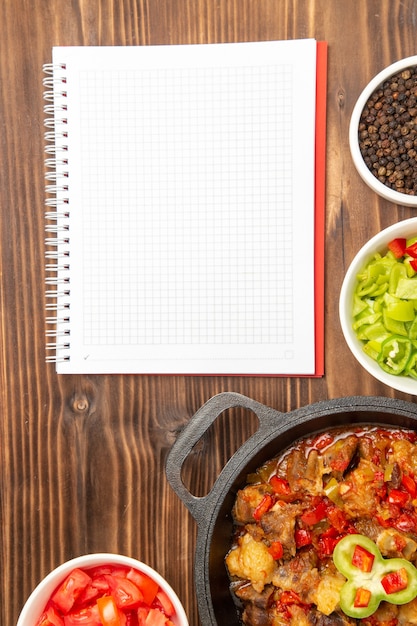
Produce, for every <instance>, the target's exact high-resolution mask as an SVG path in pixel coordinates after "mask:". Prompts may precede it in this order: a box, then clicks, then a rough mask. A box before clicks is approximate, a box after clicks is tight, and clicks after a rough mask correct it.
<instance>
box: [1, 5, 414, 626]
mask: <svg viewBox="0 0 417 626" xmlns="http://www.w3.org/2000/svg"><path fill="white" fill-rule="evenodd" d="M0 24H1V29H2V32H1V37H0V126H1V152H2V154H1V156H2V158H1V167H0V237H1V249H0V259H1V260H0V263H1V265H0V280H1V283H0V289H1V291H0V298H1V300H0V306H1V337H0V350H1V365H0V372H1V378H0V394H1V395H0V397H1V416H0V454H1V456H0V468H1V469H0V507H1V508H0V532H1V549H0V566H1V572H2V575H1V577H0V581H1V582H0V585H1V598H0V623H1V624H2V625H4V626H12V625H13V624H15V623H16V621H17V617H18V614H19V612H20V609H21V608H22V606H23V603H24V601H25V599H26V598H27V596H28V595H29V593H30V592H31V591H32V589H33V587H34V586H35V585H36V584H37V583H38V582H39V581H40V580H41V578H42V577H43V576H45V574H47V573H48V571H49V570H50V569H52V568H53V567H55V566H57V565H58V564H59V563H61V562H62V561H64V560H66V559H68V558H71V557H74V556H77V555H79V554H82V553H85V552H93V551H110V552H122V553H126V554H129V555H131V556H134V557H137V558H139V559H141V560H143V561H146V562H147V563H149V564H150V565H151V566H153V567H156V568H157V569H158V570H159V571H160V572H161V573H162V574H163V575H164V576H166V578H167V579H168V580H169V582H170V583H171V584H172V585H173V586H174V588H175V589H176V590H177V592H178V594H179V596H180V598H181V599H182V601H183V603H184V605H185V608H186V611H187V613H188V615H189V619H190V624H191V626H197V625H198V623H199V621H198V615H197V609H196V600H195V595H194V588H193V553H194V546H195V540H196V525H195V523H194V520H193V519H192V518H191V516H190V515H189V514H188V512H187V511H186V509H185V507H184V506H183V505H182V503H181V502H180V501H179V500H178V498H177V497H176V496H175V494H173V492H172V491H171V490H170V487H169V486H168V483H167V481H166V478H165V472H164V463H165V458H166V455H167V452H168V450H169V449H170V447H171V445H172V443H173V441H174V440H175V436H176V434H177V432H178V431H179V429H180V428H181V427H182V426H183V425H184V424H185V423H187V421H188V420H189V419H190V417H191V416H192V415H193V413H194V412H195V411H196V410H197V409H198V408H199V407H200V406H201V405H202V404H203V403H204V402H205V401H206V400H208V399H209V398H210V397H211V396H213V395H214V394H216V393H219V392H221V391H238V392H241V393H244V394H246V395H248V396H250V397H252V398H254V399H256V400H258V401H260V402H263V403H265V404H267V405H270V406H272V407H274V408H276V409H278V410H280V411H289V410H291V409H294V408H297V407H299V406H304V405H306V404H309V403H311V402H315V401H318V400H322V399H326V398H334V397H339V396H346V395H356V394H358V395H382V396H394V397H398V398H403V399H408V400H412V398H411V397H407V396H406V395H404V394H401V393H396V392H394V391H392V390H391V389H389V388H387V387H385V386H384V385H382V384H380V383H378V382H377V381H375V380H373V379H372V378H371V377H370V376H368V375H367V374H366V373H365V372H364V371H362V370H361V369H360V368H359V366H358V365H357V364H356V362H355V361H354V359H353V357H352V356H351V355H350V353H349V350H348V348H347V346H346V344H345V342H344V339H343V336H342V333H341V329H340V325H339V321H338V312H337V310H338V296H339V290H340V286H341V282H342V279H343V276H344V273H345V271H346V269H347V266H348V264H349V263H350V261H351V259H352V258H353V256H354V254H355V252H356V251H357V249H358V248H359V247H360V246H361V245H362V244H363V243H364V242H365V241H366V240H367V239H368V238H369V237H370V236H372V235H373V234H375V233H376V232H377V231H378V230H379V229H381V228H383V227H386V226H388V225H390V224H392V223H394V222H396V221H398V220H399V219H404V218H407V217H410V216H412V215H413V211H412V210H411V209H407V208H401V207H396V206H393V205H390V204H389V203H388V202H386V201H384V200H382V199H380V198H377V197H376V196H375V195H373V194H372V192H371V191H370V190H368V189H367V188H366V187H365V185H364V184H363V183H362V181H361V180H360V179H359V177H358V175H357V174H356V171H355V170H354V167H353V164H352V161H351V158H350V154H349V148H348V140H347V132H348V124H349V118H350V114H351V111H352V108H353V106H354V103H355V101H356V98H357V97H358V95H359V93H360V91H361V90H362V88H363V87H364V85H365V84H366V83H367V82H368V80H369V79H370V78H371V77H372V76H373V75H374V74H376V73H377V72H378V71H380V70H381V69H382V68H383V67H384V66H385V65H388V64H389V63H391V62H393V61H395V60H397V59H399V58H401V57H405V56H409V55H412V54H415V53H416V50H415V33H416V27H417V2H416V0H402V1H401V2H390V1H389V0H367V1H366V2H364V1H363V0H349V1H346V0H332V1H331V2H329V0H102V1H100V0H41V1H40V2H29V0H3V1H2V2H1V3H0ZM300 37H316V38H317V39H325V40H327V41H328V43H329V68H328V69H329V75H328V132H327V137H328V148H327V213H326V215H327V217H326V290H325V297H326V301H325V303H326V306H325V368H326V375H325V377H324V378H322V379H316V380H313V379H297V378H277V379H275V378H269V377H266V378H254V377H247V378H242V377H218V378H216V377H183V376H179V377H163V376H160V377H158V376H157V377H152V376H60V377H59V376H57V375H56V374H55V372H54V367H53V366H52V365H46V364H45V350H44V344H45V336H44V335H45V322H44V310H45V296H44V292H45V288H44V196H45V194H44V154H43V148H44V141H43V133H44V127H43V93H42V92H43V88H42V65H43V63H46V62H49V61H50V58H51V47H52V46H53V45H58V44H59V45H69V44H71V45H119V44H120V45H124V44H127V45H141V44H164V43H206V42H227V41H244V40H256V39H261V40H264V39H290V38H300ZM254 427H255V424H254V422H253V419H252V418H250V417H249V416H243V418H242V416H237V415H235V414H234V413H233V412H232V413H231V414H230V416H229V417H228V418H225V419H224V420H219V423H218V424H217V423H216V425H215V427H214V428H213V429H212V430H210V433H208V434H207V437H206V438H205V441H204V442H202V443H201V445H199V446H197V447H196V449H195V451H194V452H193V455H192V458H191V459H190V460H189V463H188V464H187V468H186V476H185V479H186V480H187V481H188V482H187V484H189V485H190V488H191V489H193V490H194V491H197V492H199V493H204V491H205V490H207V489H209V488H210V485H211V484H212V482H213V481H214V479H215V477H216V476H217V474H218V473H219V471H220V469H221V467H222V466H223V464H224V462H225V460H226V459H227V458H228V456H229V454H230V453H231V452H232V451H233V450H234V449H236V447H238V446H239V445H240V444H241V443H242V442H243V441H244V440H245V439H246V438H247V437H248V436H249V435H250V433H251V432H252V431H253V428H254Z"/></svg>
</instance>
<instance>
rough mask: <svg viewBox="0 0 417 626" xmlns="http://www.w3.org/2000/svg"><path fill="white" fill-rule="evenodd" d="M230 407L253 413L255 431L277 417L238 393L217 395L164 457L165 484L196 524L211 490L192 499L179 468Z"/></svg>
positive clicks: (199, 411) (264, 407) (194, 418)
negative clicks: (241, 408) (180, 501)
mask: <svg viewBox="0 0 417 626" xmlns="http://www.w3.org/2000/svg"><path fill="white" fill-rule="evenodd" d="M233 407H243V408H246V409H250V410H251V411H253V412H254V413H255V415H256V416H257V417H258V420H259V429H258V431H257V432H259V430H261V429H262V426H263V425H268V424H269V423H270V422H271V418H275V419H276V416H277V411H274V410H273V409H271V408H269V407H267V406H265V405H264V404H261V403H259V402H256V401H255V400H252V399H251V398H248V397H247V396H244V395H242V394H240V393H235V392H224V393H219V394H217V395H215V396H213V397H212V398H210V400H208V401H207V402H206V403H205V404H203V406H202V407H201V408H200V409H199V410H198V411H197V412H196V413H195V414H194V416H193V417H192V418H191V420H190V421H189V422H188V424H187V425H186V426H185V427H184V428H183V430H182V431H181V432H180V434H179V435H178V437H177V439H176V441H175V443H174V445H173V446H172V448H171V450H170V452H169V454H168V457H167V461H166V467H165V469H166V475H167V478H168V481H169V483H170V485H171V487H172V488H173V490H174V491H175V492H176V494H177V495H178V497H179V498H180V499H181V500H182V501H183V503H184V504H185V506H186V507H187V509H188V510H189V511H190V513H191V514H192V516H193V517H194V518H195V519H196V520H197V521H198V517H199V511H200V510H201V511H203V512H204V510H206V506H207V505H206V502H207V500H209V498H210V494H211V491H210V492H209V493H208V494H207V495H205V496H202V497H199V496H194V495H193V494H192V493H190V492H189V491H188V489H187V488H186V486H185V485H184V483H183V481H182V478H181V472H182V467H183V465H184V463H185V461H186V459H187V457H188V455H189V454H190V453H191V451H192V449H193V447H194V446H195V444H196V443H197V442H198V441H199V440H200V439H201V437H202V436H203V435H204V433H205V432H206V431H207V430H208V429H209V427H210V426H211V424H213V422H215V420H216V419H217V418H218V417H219V415H220V414H221V413H223V411H226V410H227V409H231V408H233ZM271 414H272V416H271ZM253 436H255V435H252V437H253Z"/></svg>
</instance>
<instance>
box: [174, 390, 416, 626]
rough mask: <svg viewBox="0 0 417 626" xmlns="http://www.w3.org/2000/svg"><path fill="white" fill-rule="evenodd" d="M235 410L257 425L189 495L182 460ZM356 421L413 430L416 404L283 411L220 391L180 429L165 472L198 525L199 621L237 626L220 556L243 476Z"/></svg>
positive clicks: (377, 402) (373, 402) (364, 401)
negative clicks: (207, 482)
mask: <svg viewBox="0 0 417 626" xmlns="http://www.w3.org/2000/svg"><path fill="white" fill-rule="evenodd" d="M233 407H243V408H246V409H250V410H251V411H253V412H254V413H255V414H256V415H257V417H258V420H259V428H258V430H257V431H256V433H255V434H254V435H252V436H251V437H250V438H249V439H248V440H247V441H246V442H245V443H244V444H243V445H242V446H241V447H240V448H239V449H238V450H237V452H235V454H234V455H233V456H232V457H231V458H230V459H229V461H228V462H227V463H226V465H225V466H224V468H223V470H222V471H221V473H220V474H219V476H218V478H217V480H216V482H215V484H214V485H213V487H212V489H211V491H210V492H209V493H208V494H207V495H206V496H203V497H197V496H194V495H193V494H191V493H190V492H189V491H188V490H187V488H186V487H185V485H184V483H183V481H182V479H181V470H182V467H183V464H184V462H185V460H186V459H187V457H188V455H189V454H190V453H191V451H192V449H193V447H194V446H195V444H196V443H197V442H198V441H199V440H200V439H201V437H202V436H203V435H204V433H205V432H206V431H207V429H208V428H209V426H210V425H211V424H212V423H213V422H214V421H215V420H216V419H217V417H218V416H219V415H220V414H221V413H222V412H223V411H225V410H227V409H229V408H233ZM353 424H354V425H358V424H381V425H383V426H395V427H404V428H411V429H414V430H417V405H415V404H412V403H411V402H405V401H402V400H395V399H392V398H385V397H366V396H365V397H362V396H360V397H357V396H352V397H345V398H340V399H336V400H328V401H322V402H318V403H315V404H311V405H308V406H306V407H304V408H301V409H297V410H295V411H291V412H289V413H280V412H278V411H276V410H274V409H272V408H269V407H267V406H265V405H263V404H260V403H259V402H256V401H254V400H252V399H250V398H248V397H246V396H243V395H241V394H237V393H221V394H218V395H216V396H214V397H213V398H211V399H210V400H209V401H208V402H207V403H206V404H204V405H203V406H202V407H201V408H200V409H199V411H197V413H196V414H195V415H194V416H193V417H192V418H191V420H190V421H189V423H188V424H187V425H186V426H185V428H184V429H183V430H182V432H181V433H180V435H179V436H178V438H177V440H176V442H175V443H174V445H173V447H172V449H171V451H170V453H169V455H168V458H167V463H166V474H167V478H168V481H169V483H170V484H171V486H172V488H173V489H174V491H175V492H176V493H177V495H178V496H179V497H180V498H181V500H182V501H183V503H184V504H185V506H186V507H187V509H188V510H189V511H190V512H191V514H192V516H193V517H194V519H195V520H196V522H197V525H198V535H197V545H196V552H195V562H194V576H195V589H196V594H197V600H198V609H199V615H200V620H201V623H202V624H203V626H216V625H217V626H238V624H239V623H240V622H239V618H238V613H237V610H236V607H235V604H234V602H233V599H232V596H231V595H230V592H229V579H228V576H227V572H226V568H225V565H224V558H225V555H226V554H227V552H228V550H229V549H230V541H231V535H232V517H231V511H232V507H233V503H234V500H235V496H236V493H237V491H238V489H239V488H241V487H243V486H244V485H245V484H246V477H247V474H248V473H250V472H252V471H254V470H255V469H256V468H257V467H259V466H260V465H262V463H264V462H265V461H267V460H269V459H271V458H273V457H274V456H276V455H277V454H279V452H280V451H283V450H285V449H286V448H287V447H288V446H289V445H290V444H292V443H293V442H295V441H296V440H297V439H299V438H301V437H304V436H306V435H311V434H313V433H316V432H320V431H324V430H326V429H329V428H332V427H341V426H346V427H349V426H351V425H353Z"/></svg>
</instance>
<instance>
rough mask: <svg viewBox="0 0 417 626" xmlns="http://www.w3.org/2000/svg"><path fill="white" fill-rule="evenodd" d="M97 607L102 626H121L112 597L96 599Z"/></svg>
mask: <svg viewBox="0 0 417 626" xmlns="http://www.w3.org/2000/svg"><path fill="white" fill-rule="evenodd" d="M97 607H98V612H99V615H100V619H101V622H102V624H103V626H121V621H120V615H119V610H118V608H117V606H116V602H115V600H114V598H113V596H103V597H102V598H98V600H97Z"/></svg>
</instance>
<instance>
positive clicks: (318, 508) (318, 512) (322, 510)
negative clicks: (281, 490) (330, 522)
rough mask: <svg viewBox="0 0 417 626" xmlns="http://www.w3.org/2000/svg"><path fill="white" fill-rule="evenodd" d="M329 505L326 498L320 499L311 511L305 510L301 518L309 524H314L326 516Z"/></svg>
mask: <svg viewBox="0 0 417 626" xmlns="http://www.w3.org/2000/svg"><path fill="white" fill-rule="evenodd" d="M326 512H327V506H326V503H325V502H324V500H320V501H319V502H318V504H316V505H315V506H314V507H313V508H312V509H311V510H310V511H305V513H303V514H302V516H301V519H302V521H303V522H304V524H307V526H314V525H315V524H318V523H319V522H321V520H322V519H324V518H325V517H326Z"/></svg>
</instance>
